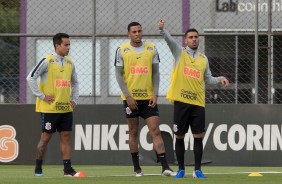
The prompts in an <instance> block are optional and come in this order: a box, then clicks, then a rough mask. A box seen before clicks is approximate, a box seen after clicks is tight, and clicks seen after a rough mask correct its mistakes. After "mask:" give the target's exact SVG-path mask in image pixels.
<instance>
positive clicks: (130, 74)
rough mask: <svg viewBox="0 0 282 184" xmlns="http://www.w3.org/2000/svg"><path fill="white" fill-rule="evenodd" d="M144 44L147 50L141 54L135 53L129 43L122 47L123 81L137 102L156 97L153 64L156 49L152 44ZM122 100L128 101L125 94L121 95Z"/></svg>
mask: <svg viewBox="0 0 282 184" xmlns="http://www.w3.org/2000/svg"><path fill="white" fill-rule="evenodd" d="M144 43H145V48H144V51H143V52H141V53H137V52H135V51H134V49H133V48H132V47H131V45H130V43H129V42H128V43H125V44H123V45H121V46H120V49H121V54H122V57H123V63H124V74H123V80H124V81H125V84H126V87H127V89H128V91H129V93H130V96H132V97H133V98H134V99H135V100H148V99H150V98H151V97H152V96H153V95H154V87H153V79H152V63H153V57H154V52H155V51H154V50H155V47H154V45H153V44H151V43H148V42H144ZM121 98H122V99H123V100H125V99H126V98H125V96H124V94H121Z"/></svg>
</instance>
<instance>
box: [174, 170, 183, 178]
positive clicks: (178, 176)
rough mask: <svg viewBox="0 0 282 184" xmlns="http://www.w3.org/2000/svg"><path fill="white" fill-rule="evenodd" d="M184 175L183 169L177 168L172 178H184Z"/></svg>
mask: <svg viewBox="0 0 282 184" xmlns="http://www.w3.org/2000/svg"><path fill="white" fill-rule="evenodd" d="M184 177H185V170H182V169H180V170H178V171H177V173H176V175H175V176H174V178H184Z"/></svg>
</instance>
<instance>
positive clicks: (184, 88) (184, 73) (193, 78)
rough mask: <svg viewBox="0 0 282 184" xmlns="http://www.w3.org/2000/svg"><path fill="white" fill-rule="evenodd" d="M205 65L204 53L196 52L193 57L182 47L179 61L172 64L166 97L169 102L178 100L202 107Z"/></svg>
mask: <svg viewBox="0 0 282 184" xmlns="http://www.w3.org/2000/svg"><path fill="white" fill-rule="evenodd" d="M206 65H207V63H206V56H205V55H204V54H201V53H198V55H197V57H196V58H193V57H191V56H190V55H189V54H188V53H187V52H186V51H185V50H184V49H183V50H182V53H181V56H180V59H179V62H178V63H177V65H176V66H174V69H173V72H172V75H171V84H170V87H169V90H168V93H167V96H166V98H167V99H168V100H169V101H170V102H174V101H180V102H183V103H187V104H193V105H198V106H202V107H204V106H205V89H204V88H205V84H204V75H205V70H206Z"/></svg>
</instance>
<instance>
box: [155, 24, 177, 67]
mask: <svg viewBox="0 0 282 184" xmlns="http://www.w3.org/2000/svg"><path fill="white" fill-rule="evenodd" d="M158 27H159V29H160V30H161V31H160V33H161V35H163V37H164V39H165V41H166V43H167V45H168V47H169V49H170V51H171V53H172V55H173V57H174V59H175V62H178V60H179V58H180V55H181V52H182V46H181V45H179V44H178V43H177V42H176V40H175V39H174V38H173V37H172V36H171V35H170V33H169V32H168V31H167V30H166V29H165V21H164V20H162V19H161V20H159V23H158Z"/></svg>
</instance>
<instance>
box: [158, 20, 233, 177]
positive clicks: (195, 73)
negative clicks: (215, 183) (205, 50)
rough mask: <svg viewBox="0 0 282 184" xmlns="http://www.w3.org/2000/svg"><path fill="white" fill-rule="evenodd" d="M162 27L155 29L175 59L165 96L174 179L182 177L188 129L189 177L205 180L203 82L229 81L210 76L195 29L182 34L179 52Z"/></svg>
mask: <svg viewBox="0 0 282 184" xmlns="http://www.w3.org/2000/svg"><path fill="white" fill-rule="evenodd" d="M164 26H165V22H164V21H163V20H160V21H159V24H158V27H159V29H160V30H161V34H162V35H163V37H164V39H165V41H166V42H167V44H168V46H169V48H170V50H171V52H172V55H173V57H174V59H175V63H174V68H173V72H172V75H171V83H170V87H169V90H168V93H167V99H168V100H169V101H170V102H172V103H174V124H173V131H174V134H175V135H176V141H175V153H176V157H177V161H178V167H179V170H178V172H177V174H176V175H175V178H183V177H185V166H184V152H185V146H184V137H185V134H186V133H187V132H188V129H189V126H190V127H191V131H192V134H193V137H194V158H195V168H194V172H193V176H194V177H196V178H206V176H205V175H204V174H203V172H202V170H201V161H202V155H203V137H204V134H205V82H207V83H208V84H218V83H221V84H222V85H223V86H225V87H226V86H228V84H229V81H228V80H227V79H226V78H225V77H223V76H221V77H213V76H212V74H211V71H210V68H209V62H208V59H207V57H206V56H205V55H204V54H202V53H200V52H198V46H199V33H198V31H197V30H196V29H189V30H187V31H186V33H185V44H186V45H187V46H186V47H184V48H183V47H182V46H181V45H179V44H178V43H177V42H176V41H175V40H174V39H173V38H172V36H171V35H170V34H169V32H168V31H167V30H166V29H165V28H164Z"/></svg>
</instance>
